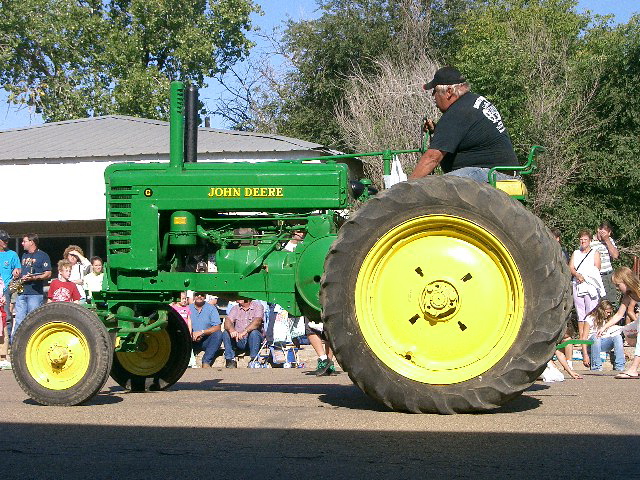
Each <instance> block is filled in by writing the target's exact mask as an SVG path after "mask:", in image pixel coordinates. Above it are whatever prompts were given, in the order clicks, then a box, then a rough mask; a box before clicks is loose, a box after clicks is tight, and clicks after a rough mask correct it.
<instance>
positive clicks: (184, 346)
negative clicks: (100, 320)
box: [111, 306, 191, 392]
mask: <svg viewBox="0 0 640 480" xmlns="http://www.w3.org/2000/svg"><path fill="white" fill-rule="evenodd" d="M158 308H159V309H163V310H164V309H165V307H164V306H158ZM166 311H167V320H168V324H167V333H168V334H169V340H170V342H171V350H170V353H169V358H168V360H167V361H166V363H165V364H164V366H162V368H160V370H158V372H156V373H153V374H151V375H148V376H143V375H136V374H135V373H132V372H130V371H129V370H127V368H125V366H123V365H122V363H121V362H120V360H119V359H118V354H117V353H116V354H115V355H114V358H113V367H112V368H111V378H113V379H114V380H115V381H116V382H117V383H118V385H120V386H121V387H123V388H125V389H126V390H129V391H131V392H145V391H158V390H165V389H167V388H169V387H170V386H171V385H173V384H174V383H176V382H177V381H178V380H180V378H182V375H183V374H184V372H185V370H186V369H187V367H188V366H189V359H190V358H191V335H190V334H189V328H188V327H187V324H186V323H185V322H184V320H183V319H182V317H181V316H180V314H178V313H177V312H176V311H175V310H173V309H172V308H166ZM152 316H153V315H152Z"/></svg>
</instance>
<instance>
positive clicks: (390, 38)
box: [278, 0, 473, 149]
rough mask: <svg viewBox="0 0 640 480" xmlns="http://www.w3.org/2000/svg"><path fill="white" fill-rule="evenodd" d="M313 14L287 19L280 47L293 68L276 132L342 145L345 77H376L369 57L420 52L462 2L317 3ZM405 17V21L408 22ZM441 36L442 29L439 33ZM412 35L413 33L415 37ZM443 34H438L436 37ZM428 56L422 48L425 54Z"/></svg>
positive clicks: (365, 0)
mask: <svg viewBox="0 0 640 480" xmlns="http://www.w3.org/2000/svg"><path fill="white" fill-rule="evenodd" d="M317 3H318V5H319V8H320V9H321V10H322V11H323V14H322V16H321V17H320V18H318V19H316V20H307V21H301V22H289V24H288V26H287V29H286V32H285V36H284V47H285V48H284V50H286V51H288V52H290V53H291V58H292V63H293V66H294V69H293V70H292V72H291V73H290V75H288V78H287V81H286V85H287V88H286V90H283V91H282V92H281V98H282V99H283V103H282V109H281V119H280V122H279V126H278V131H279V132H280V133H283V134H286V135H291V136H295V137H299V138H304V139H306V140H310V141H315V142H318V143H321V144H324V145H330V146H332V147H335V148H343V149H344V148H347V142H346V140H345V138H344V137H343V135H342V132H341V129H340V127H339V125H338V123H337V121H336V109H338V108H339V107H341V106H342V103H343V101H344V94H345V88H346V86H347V84H348V78H349V77H350V76H352V75H356V74H357V75H363V76H367V75H375V74H376V72H377V65H376V61H377V60H380V59H381V58H382V57H384V56H385V55H387V56H394V57H396V58H398V57H403V58H405V57H407V56H411V55H414V56H416V57H419V56H420V55H422V54H423V53H425V50H420V49H424V48H428V49H429V50H432V51H435V46H431V45H430V43H429V42H430V39H433V38H434V37H433V36H432V35H431V34H430V33H429V32H430V31H431V29H432V28H433V29H434V30H436V31H441V32H447V33H448V29H449V27H448V25H450V19H451V18H453V17H454V16H457V15H459V14H460V12H461V11H462V10H464V8H466V7H465V6H466V5H468V4H471V3H473V2H471V1H469V0H449V1H445V0H434V1H428V0H401V1H388V0H318V1H317ZM409 19H411V20H412V22H408V21H407V20H409ZM443 35H444V34H443ZM416 36H417V37H418V38H416ZM442 38H444V36H443V37H442ZM427 53H428V52H427Z"/></svg>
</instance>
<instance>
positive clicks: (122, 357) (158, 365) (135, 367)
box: [116, 330, 171, 377]
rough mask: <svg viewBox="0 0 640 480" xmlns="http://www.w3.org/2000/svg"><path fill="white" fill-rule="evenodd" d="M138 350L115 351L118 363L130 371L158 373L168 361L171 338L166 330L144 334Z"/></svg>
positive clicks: (139, 373) (135, 372) (146, 373)
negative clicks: (140, 348)
mask: <svg viewBox="0 0 640 480" xmlns="http://www.w3.org/2000/svg"><path fill="white" fill-rule="evenodd" d="M141 347H142V350H141V351H139V352H116V356H117V357H118V360H119V361H120V364H121V365H122V366H123V367H124V369H125V370H127V371H128V372H130V373H133V374H134V375H140V376H141V377H148V376H149V375H153V374H154V373H158V372H159V371H160V370H161V369H162V367H164V366H165V365H166V364H167V362H168V361H169V356H170V355H171V339H170V338H169V334H168V333H167V331H166V330H161V331H159V332H149V333H145V334H144V339H143V341H142V344H141Z"/></svg>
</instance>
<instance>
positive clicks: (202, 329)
mask: <svg viewBox="0 0 640 480" xmlns="http://www.w3.org/2000/svg"><path fill="white" fill-rule="evenodd" d="M206 296H207V295H206V294H205V293H202V292H195V293H194V294H193V303H192V304H191V305H189V317H190V318H191V328H192V331H191V340H192V346H193V353H196V354H197V353H199V352H202V351H204V355H203V357H202V368H210V367H211V364H212V363H213V360H214V358H215V356H216V352H217V351H218V350H220V345H222V331H221V329H222V325H221V324H222V321H221V320H220V315H218V309H217V308H216V307H213V306H211V305H209V304H208V303H207V302H206V301H205V298H206ZM225 354H226V352H225Z"/></svg>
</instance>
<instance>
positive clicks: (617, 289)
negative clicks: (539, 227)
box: [553, 221, 640, 379]
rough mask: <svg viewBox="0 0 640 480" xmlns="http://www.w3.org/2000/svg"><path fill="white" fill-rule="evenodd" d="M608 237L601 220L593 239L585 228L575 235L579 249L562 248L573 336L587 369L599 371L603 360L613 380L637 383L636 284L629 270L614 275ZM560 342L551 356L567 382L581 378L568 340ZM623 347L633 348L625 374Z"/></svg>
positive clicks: (639, 289)
mask: <svg viewBox="0 0 640 480" xmlns="http://www.w3.org/2000/svg"><path fill="white" fill-rule="evenodd" d="M553 234H554V236H555V237H556V240H558V242H559V241H560V231H559V230H557V229H554V230H553ZM612 234H613V229H612V226H611V224H610V223H609V222H608V221H603V222H602V223H601V224H600V225H599V226H598V228H597V229H596V232H595V233H594V234H593V235H592V233H591V232H590V231H589V230H587V229H584V230H581V231H580V232H579V234H578V248H577V249H576V250H574V251H573V253H572V254H571V255H570V256H569V255H568V254H567V253H566V250H564V249H563V253H564V255H565V260H566V261H567V263H568V265H569V270H570V272H571V286H572V291H573V304H574V307H575V312H576V317H577V325H578V327H577V335H576V336H577V339H578V340H580V343H579V344H580V350H581V355H580V357H581V359H582V363H583V364H584V366H585V367H586V368H589V369H590V370H592V371H602V370H603V359H604V358H606V357H607V356H608V357H609V359H610V361H611V364H612V366H613V370H614V371H616V372H618V373H617V374H616V375H615V378H616V379H631V378H638V367H640V347H639V346H638V344H637V331H638V301H639V300H640V284H639V282H638V277H637V276H636V275H635V274H634V273H633V272H632V270H631V269H630V268H628V267H620V268H618V269H616V270H614V268H613V262H614V261H615V260H618V258H619V256H620V254H619V251H618V247H617V246H616V243H615V241H614V239H613V237H612ZM614 312H615V314H614ZM569 327H571V325H569ZM563 340H564V342H563V343H565V344H566V346H565V347H564V348H563V349H561V350H558V351H557V352H556V358H557V360H558V361H559V362H560V364H561V365H562V366H563V368H564V369H565V371H566V372H567V373H568V374H569V376H570V377H571V378H575V379H581V378H582V377H581V376H580V375H579V374H577V373H576V372H575V371H574V369H573V363H572V361H573V358H574V354H573V343H572V335H571V334H570V333H569V332H567V333H566V334H565V337H564V338H563ZM625 346H629V347H634V346H635V355H634V359H633V361H632V363H631V365H630V367H629V369H627V370H625V368H626V360H627V359H626V357H625V351H624V347H625Z"/></svg>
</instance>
